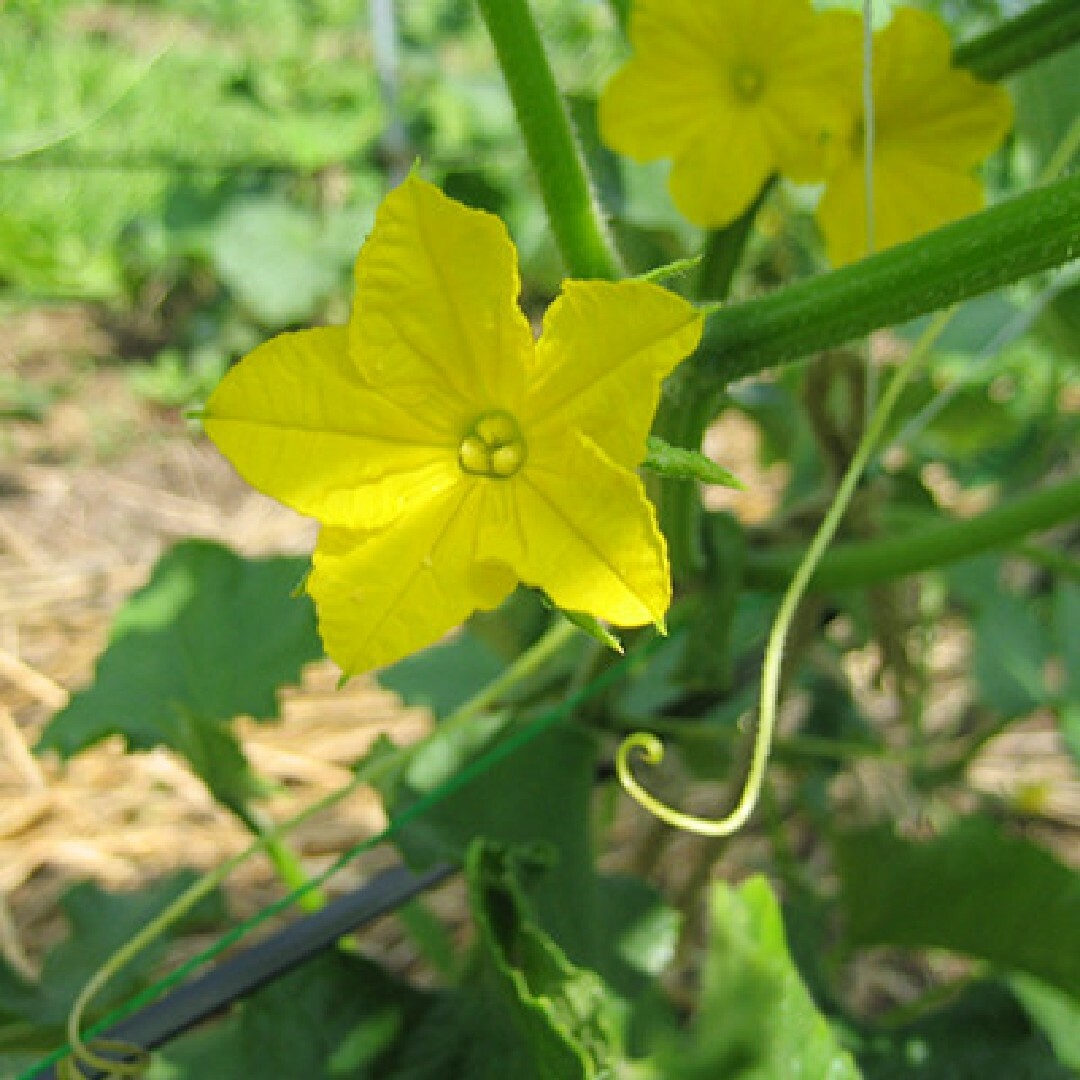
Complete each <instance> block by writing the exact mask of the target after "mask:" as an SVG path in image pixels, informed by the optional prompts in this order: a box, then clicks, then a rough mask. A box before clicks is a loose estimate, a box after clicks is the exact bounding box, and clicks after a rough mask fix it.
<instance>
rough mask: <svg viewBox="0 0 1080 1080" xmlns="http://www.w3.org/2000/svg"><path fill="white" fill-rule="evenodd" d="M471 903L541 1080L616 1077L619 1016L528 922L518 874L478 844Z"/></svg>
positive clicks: (597, 987) (592, 982) (591, 978)
mask: <svg viewBox="0 0 1080 1080" xmlns="http://www.w3.org/2000/svg"><path fill="white" fill-rule="evenodd" d="M466 873H467V875H468V881H469V898H470V905H471V907H472V912H473V918H474V920H475V922H476V928H477V932H478V935H479V941H480V947H481V953H482V955H483V957H484V960H485V961H486V964H487V970H488V975H489V978H491V979H492V982H493V985H494V989H495V991H496V995H497V999H498V1001H499V1003H500V1005H501V1006H502V1009H503V1011H504V1012H505V1014H506V1015H507V1016H508V1017H509V1019H510V1022H511V1023H512V1024H513V1026H514V1028H516V1030H517V1032H518V1034H519V1035H520V1037H521V1039H522V1040H523V1042H524V1043H525V1044H526V1046H527V1047H528V1051H529V1056H530V1057H531V1058H532V1061H533V1062H534V1065H535V1070H536V1075H537V1076H538V1077H540V1078H541V1080H579V1078H580V1080H587V1078H594V1077H601V1076H613V1075H618V1067H619V1064H620V1062H621V1061H622V1060H623V1054H622V1048H621V1039H620V1034H619V1023H618V1019H619V1017H618V1008H617V1003H616V1001H615V1000H614V999H613V998H612V997H611V995H610V993H609V991H608V990H607V988H606V987H605V985H604V984H603V982H602V981H601V980H600V978H599V977H598V976H597V975H596V974H595V973H594V972H592V971H589V970H587V969H583V968H578V967H575V966H574V965H573V964H572V963H571V962H570V960H569V959H568V958H567V956H566V954H565V953H563V952H562V950H560V949H559V947H558V946H557V945H556V944H555V942H554V941H552V939H551V938H550V937H548V936H547V935H546V934H545V933H544V932H543V930H541V929H540V928H539V926H538V925H537V924H536V923H535V922H534V921H533V920H532V919H531V917H530V915H529V912H528V910H527V908H526V904H525V900H524V895H523V892H522V888H521V885H520V883H519V881H518V873H519V871H518V868H517V867H516V866H515V865H514V860H513V859H512V858H511V857H510V856H509V855H508V854H507V853H506V851H505V850H504V849H502V848H496V847H493V846H492V845H490V844H484V843H481V842H477V843H475V844H473V845H472V847H471V848H470V849H469V853H468V857H467V860H466Z"/></svg>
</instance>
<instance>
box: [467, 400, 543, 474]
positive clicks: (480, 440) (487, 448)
mask: <svg viewBox="0 0 1080 1080" xmlns="http://www.w3.org/2000/svg"><path fill="white" fill-rule="evenodd" d="M526 456H527V454H526V450H525V439H524V438H523V437H522V434H521V428H520V427H519V426H518V422H517V421H516V420H515V419H514V418H513V417H512V416H511V415H510V414H509V413H508V412H504V411H503V410H502V409H492V410H491V411H490V412H485V413H481V414H480V415H479V416H478V417H477V418H476V419H475V420H474V421H473V422H472V424H470V425H469V429H468V431H466V432H465V434H464V435H463V436H462V439H461V446H459V447H458V464H459V465H460V466H461V469H462V472H467V473H469V475H470V476H488V477H491V478H492V479H494V480H506V479H508V478H509V477H511V476H513V475H514V473H516V472H517V471H518V470H519V469H520V468H521V466H522V465H524V464H525V458H526Z"/></svg>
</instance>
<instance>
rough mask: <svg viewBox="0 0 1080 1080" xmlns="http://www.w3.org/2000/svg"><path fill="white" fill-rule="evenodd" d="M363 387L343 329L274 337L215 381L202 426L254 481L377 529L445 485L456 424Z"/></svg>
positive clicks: (282, 497) (337, 518)
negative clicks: (427, 417)
mask: <svg viewBox="0 0 1080 1080" xmlns="http://www.w3.org/2000/svg"><path fill="white" fill-rule="evenodd" d="M439 422H440V427H438V428H435V427H431V426H429V425H428V424H427V423H426V422H424V421H423V420H421V419H419V418H418V417H417V416H415V415H414V414H412V413H410V412H409V411H408V410H406V409H403V408H402V407H401V406H399V405H396V404H395V403H393V402H391V401H389V400H387V398H385V397H383V396H381V395H380V394H377V393H375V392H374V391H372V390H370V389H369V388H367V387H365V386H364V384H363V383H362V382H361V380H360V378H359V376H358V373H357V370H356V365H355V364H354V363H353V362H352V360H351V358H350V356H349V351H348V332H347V331H346V330H345V328H344V327H323V328H320V329H317V330H303V331H300V332H299V333H295V334H281V335H279V336H278V337H276V338H273V339H272V340H270V341H268V342H266V343H265V344H263V345H260V346H259V347H258V348H257V349H255V350H254V351H253V352H251V353H250V354H249V355H248V356H246V357H245V358H244V359H243V360H241V361H240V363H239V364H237V365H236V367H234V368H233V369H232V370H231V371H230V372H229V373H228V374H227V375H226V376H225V378H224V379H223V380H222V381H221V383H220V384H219V385H218V387H217V389H216V390H215V391H214V392H213V394H212V395H211V396H210V400H209V401H208V402H207V403H206V410H205V413H204V419H203V424H204V427H205V429H206V433H207V434H208V435H209V436H210V438H211V439H212V440H213V441H214V443H215V444H216V445H217V447H218V449H219V450H220V451H221V452H222V453H223V454H224V455H225V456H226V457H227V458H229V460H230V461H231V462H232V463H233V465H234V466H235V467H236V470H237V471H238V472H239V473H240V475H241V476H243V477H244V479H245V480H247V481H248V483H250V484H251V485H252V486H253V487H256V488H258V489H259V490H260V491H264V492H266V493H267V494H268V495H272V496H273V497H274V498H276V499H278V500H279V501H281V502H283V503H285V504H286V505H287V506H291V507H292V508H293V509H295V510H298V511H300V513H302V514H309V515H310V516H312V517H316V518H319V519H320V520H321V521H322V522H324V523H327V524H333V525H346V526H350V527H352V528H380V527H382V526H383V525H386V524H387V523H389V522H390V521H392V520H393V519H394V518H395V517H396V516H397V515H398V514H399V513H401V512H402V510H403V509H404V508H405V507H407V506H414V505H415V504H416V503H417V502H423V501H425V500H427V499H430V498H433V497H434V496H435V495H437V494H438V493H439V492H440V491H443V490H445V489H446V488H447V487H448V486H449V485H450V484H452V483H454V482H455V481H456V479H457V478H458V476H459V470H458V468H457V442H458V434H457V432H456V430H455V429H454V428H453V427H452V426H451V425H450V424H449V423H448V422H447V421H446V419H445V418H442V419H440V421H439Z"/></svg>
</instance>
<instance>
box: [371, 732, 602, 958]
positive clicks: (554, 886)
mask: <svg viewBox="0 0 1080 1080" xmlns="http://www.w3.org/2000/svg"><path fill="white" fill-rule="evenodd" d="M516 735H517V731H516V730H515V729H514V728H512V727H510V726H509V725H508V718H507V717H505V716H502V717H483V718H478V719H477V721H476V722H475V723H473V724H471V725H469V726H468V727H466V728H459V729H457V730H456V731H453V732H450V733H448V734H446V733H440V732H438V731H436V733H435V735H434V737H433V738H432V739H431V740H429V742H427V743H426V744H425V745H424V746H423V747H422V748H420V749H419V751H418V752H417V753H415V754H413V755H411V757H410V759H409V761H408V763H407V765H406V766H405V767H404V768H403V769H401V770H398V771H397V772H396V774H395V775H394V776H393V777H392V778H391V780H390V781H389V782H388V783H380V784H379V785H378V786H379V790H380V793H381V794H382V796H383V801H384V803H385V805H386V810H387V814H388V815H389V816H390V817H391V819H393V820H394V821H397V820H399V819H400V818H402V817H403V816H407V815H408V814H409V812H410V810H411V808H412V807H413V806H414V805H415V804H416V803H417V802H418V801H419V800H421V799H424V798H429V797H431V796H432V795H434V794H435V793H436V792H440V791H441V790H442V789H443V788H444V786H447V785H448V786H449V787H450V790H449V791H448V792H447V793H446V795H445V797H442V798H441V799H440V801H439V803H438V807H437V809H435V810H434V811H433V812H430V813H423V814H420V815H419V816H418V817H416V818H415V819H413V820H407V821H405V822H403V823H402V824H401V825H400V826H399V827H398V828H396V830H395V832H394V843H395V844H396V845H397V846H398V848H399V850H400V851H401V852H402V854H403V855H404V856H405V858H406V859H408V860H409V861H410V862H411V863H412V864H414V865H421V866H422V865H427V864H429V863H431V862H435V861H437V860H440V859H446V858H449V859H452V860H455V861H460V860H461V859H462V858H463V857H464V854H465V851H466V849H467V848H468V846H469V844H470V843H471V842H472V841H473V840H474V839H475V838H476V837H485V838H487V839H490V840H495V841H498V842H501V843H506V844H526V845H541V846H543V847H544V848H546V849H548V850H550V851H552V852H553V853H554V856H555V865H554V866H553V867H552V868H551V870H550V872H549V873H547V874H545V875H543V876H542V877H541V878H539V879H538V880H537V882H536V883H535V886H534V888H533V889H532V891H531V900H532V903H533V905H534V907H535V909H536V911H537V913H538V915H539V917H540V919H541V922H542V923H543V925H544V927H545V929H546V930H547V931H548V932H549V933H552V934H553V935H555V937H556V938H557V939H558V941H559V942H560V944H561V945H562V947H563V948H565V949H566V950H567V951H568V952H570V954H571V955H572V956H573V957H574V958H575V959H576V960H578V961H579V962H589V963H591V962H592V960H593V957H594V951H595V949H596V947H597V945H598V943H599V942H600V941H601V940H602V939H603V935H604V930H605V928H604V926H603V925H602V923H601V922H600V915H599V912H598V910H597V906H596V888H597V885H596V876H595V873H594V871H593V853H592V845H591V840H590V837H591V831H590V807H591V803H592V793H593V781H594V763H595V760H596V753H597V749H596V745H595V743H594V741H593V739H592V738H591V737H589V736H588V735H587V734H585V733H584V732H582V731H581V730H579V729H576V728H572V727H569V726H568V725H564V724H559V725H556V726H554V727H552V728H550V729H548V730H547V731H544V732H543V733H542V734H540V735H539V736H538V737H536V738H535V739H533V740H532V741H531V742H530V743H529V744H528V745H527V746H525V747H523V748H521V749H520V750H519V751H517V752H510V753H508V754H507V756H505V757H503V758H502V759H501V760H499V761H497V762H495V763H494V764H492V765H490V766H488V767H487V768H485V769H484V771H483V772H482V773H480V774H479V775H476V776H472V777H467V778H466V779H465V782H463V783H461V782H460V779H461V774H462V772H463V770H466V769H468V767H469V765H470V763H472V762H473V761H475V760H476V759H477V758H478V757H479V756H481V755H482V754H484V753H486V752H488V751H490V750H492V749H495V748H497V747H499V746H506V745H508V744H510V743H512V740H513V739H514V738H515V737H516ZM554 807H557V808H558V810H557V812H553V808H554Z"/></svg>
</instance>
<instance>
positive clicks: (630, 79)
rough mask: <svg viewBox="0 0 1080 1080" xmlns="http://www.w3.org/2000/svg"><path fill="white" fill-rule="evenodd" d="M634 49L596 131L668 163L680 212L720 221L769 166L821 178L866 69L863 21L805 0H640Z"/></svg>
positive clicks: (734, 213)
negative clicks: (830, 143) (830, 137)
mask: <svg viewBox="0 0 1080 1080" xmlns="http://www.w3.org/2000/svg"><path fill="white" fill-rule="evenodd" d="M630 40H631V44H632V45H633V48H634V55H633V56H632V58H631V59H630V61H629V62H628V63H627V64H626V65H625V66H624V67H623V68H622V69H621V70H620V71H618V72H617V73H616V74H615V76H614V78H613V79H612V80H611V82H609V83H608V85H607V86H606V87H605V89H604V91H603V94H602V95H601V97H600V131H601V134H602V137H603V139H604V141H605V142H606V143H607V144H608V145H609V146H611V147H612V148H613V149H615V150H617V151H619V152H620V153H622V154H626V155H627V156H628V157H631V158H634V159H635V160H638V161H650V160H653V159H656V158H670V159H671V160H672V163H673V164H672V170H671V178H670V181H669V186H670V189H671V194H672V198H673V199H674V201H675V205H676V206H677V207H678V208H679V210H680V211H681V212H682V213H683V214H684V215H685V216H686V217H687V218H689V219H690V221H693V222H694V223H696V224H698V225H704V226H709V227H712V228H719V227H721V226H723V225H727V224H728V223H730V222H732V221H734V220H735V218H737V217H738V216H739V215H740V214H741V213H742V212H743V211H744V210H746V209H747V208H748V207H749V206H750V204H751V203H752V202H753V200H754V197H755V196H756V195H757V193H758V192H759V191H760V190H761V187H762V185H763V184H764V183H765V181H766V180H767V179H768V178H769V176H770V175H772V174H773V173H774V172H777V171H779V172H781V173H783V174H784V175H785V176H788V177H790V178H791V179H793V180H800V181H807V180H821V179H823V177H824V167H825V150H826V147H825V138H826V134H827V132H829V131H833V130H836V129H837V126H838V125H843V123H844V120H845V117H846V115H847V108H848V107H847V105H846V98H845V90H846V87H847V85H848V84H849V83H850V82H851V80H852V79H853V78H854V79H857V78H858V71H859V20H858V19H857V18H856V17H854V16H852V15H850V14H847V13H844V12H824V13H815V12H813V11H812V10H811V7H810V2H809V0H636V2H635V4H634V7H633V11H632V15H631V21H630Z"/></svg>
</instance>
